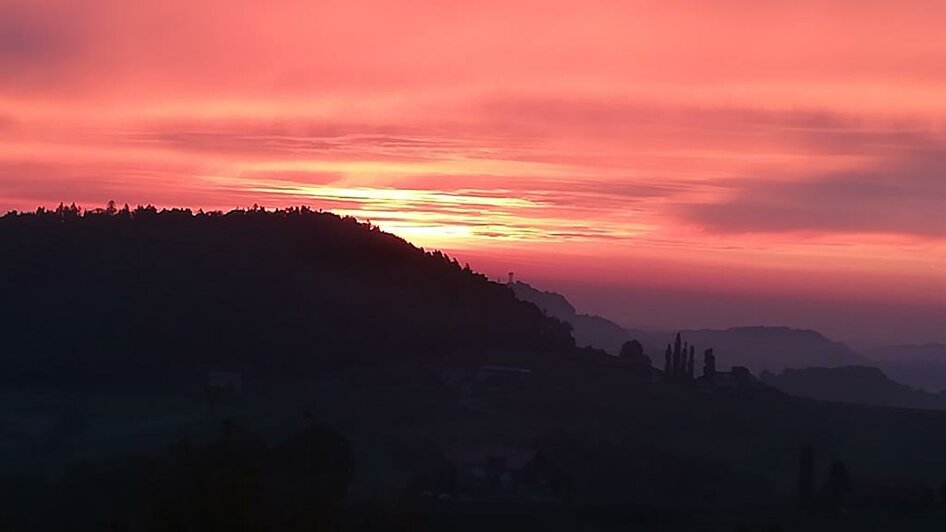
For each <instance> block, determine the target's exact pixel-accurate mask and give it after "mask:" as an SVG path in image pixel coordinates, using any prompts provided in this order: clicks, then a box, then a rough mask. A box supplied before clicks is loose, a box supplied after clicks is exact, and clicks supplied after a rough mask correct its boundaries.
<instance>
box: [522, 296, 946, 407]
mask: <svg viewBox="0 0 946 532" xmlns="http://www.w3.org/2000/svg"><path fill="white" fill-rule="evenodd" d="M509 286H510V288H512V290H513V291H514V292H515V294H516V296H517V297H519V298H520V299H523V300H525V301H529V302H531V303H534V304H535V305H537V306H538V307H539V308H541V309H543V310H544V311H545V312H546V313H547V314H548V315H550V316H553V317H556V318H558V319H560V320H562V321H565V322H568V323H570V324H571V325H572V327H573V330H572V335H573V336H574V337H575V341H576V343H577V344H578V345H579V346H592V347H596V348H599V349H604V350H605V351H608V352H609V353H611V354H617V352H618V351H619V350H620V346H621V345H622V344H623V343H624V342H626V341H629V340H638V341H639V342H641V343H642V344H643V345H644V351H645V353H646V354H647V355H648V356H650V358H651V360H652V362H653V363H654V366H656V367H662V365H663V353H664V350H665V349H666V345H667V344H668V343H670V342H671V341H672V340H673V337H674V335H675V334H676V332H677V331H644V330H640V329H632V328H626V327H622V326H621V325H618V324H617V323H614V322H613V321H610V320H608V319H606V318H603V317H601V316H594V315H589V314H582V313H579V312H578V311H577V310H576V309H575V307H574V306H573V305H572V304H571V303H569V301H568V299H567V298H565V296H563V295H562V294H559V293H556V292H549V291H543V290H539V289H537V288H535V287H533V286H531V285H529V284H528V283H524V282H521V281H517V282H514V283H511V284H510V285H509ZM679 332H680V333H681V335H682V337H683V338H684V339H685V340H686V341H688V342H690V344H692V345H695V346H696V348H697V351H698V352H700V353H702V351H703V350H704V349H707V348H713V349H714V350H715V352H716V357H717V364H718V365H719V367H720V368H722V369H725V368H728V367H731V366H745V367H748V368H749V369H750V370H751V371H752V372H753V373H756V374H759V373H761V372H763V371H768V372H774V373H779V372H782V371H783V370H786V369H802V368H809V367H811V368H840V367H848V366H868V367H876V368H878V369H879V370H882V372H883V373H881V374H882V375H883V374H886V375H889V376H890V378H892V379H894V380H895V381H898V382H901V383H904V384H906V385H908V386H915V387H919V388H923V389H925V390H927V391H932V392H939V391H940V390H942V389H943V388H946V345H942V344H929V345H904V346H892V347H883V348H876V349H873V350H870V351H867V352H866V353H861V352H858V351H855V350H854V349H852V348H850V347H849V346H847V345H846V344H844V343H842V342H837V341H834V340H831V339H829V338H827V337H825V336H824V335H823V334H821V333H820V332H817V331H813V330H805V329H792V328H788V327H762V326H755V327H733V328H729V329H721V330H715V329H698V330H686V329H684V330H681V331H679ZM875 376H876V375H875ZM789 377H790V378H791V379H794V378H795V376H794V375H793V374H790V375H789ZM884 378H885V379H886V377H884ZM779 382H782V381H779ZM785 382H788V381H787V380H786V381H785ZM874 382H875V384H878V383H879V382H880V381H879V380H875V381H874ZM891 382H892V381H891ZM893 384H897V383H895V382H894V383H893ZM881 388H883V387H882V386H881ZM796 391H797V390H796ZM878 393H880V395H883V393H884V392H878ZM854 402H857V401H854Z"/></svg>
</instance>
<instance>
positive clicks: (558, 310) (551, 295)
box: [508, 281, 656, 360]
mask: <svg viewBox="0 0 946 532" xmlns="http://www.w3.org/2000/svg"><path fill="white" fill-rule="evenodd" d="M508 286H509V287H510V288H511V289H512V291H513V292H514V293H515V294H516V297H518V298H519V299H521V300H523V301H528V302H530V303H533V304H535V305H536V306H538V307H539V308H540V309H542V310H543V311H544V312H545V313H546V314H548V315H549V316H553V317H555V318H557V319H559V320H561V321H564V322H566V323H569V324H571V326H572V335H573V336H574V337H575V342H576V344H577V345H580V346H590V347H595V348H598V349H603V350H605V351H607V352H608V353H611V354H612V355H616V354H618V352H620V350H621V346H622V345H623V344H624V342H627V341H629V340H633V339H637V340H638V341H640V342H642V343H645V345H648V344H654V342H650V341H648V342H644V340H649V336H650V335H649V334H646V333H645V334H644V335H640V334H638V335H637V336H635V335H634V334H635V332H636V331H628V330H627V329H625V328H623V327H621V326H620V325H618V324H617V323H614V322H613V321H610V320H607V319H605V318H602V317H601V316H595V315H592V314H579V313H578V312H577V311H576V310H575V307H574V306H572V304H571V303H570V302H569V301H568V299H566V298H565V296H563V295H562V294H559V293H557V292H548V291H544V290H539V289H537V288H535V287H533V286H532V285H530V284H528V283H524V282H522V281H516V282H513V283H509V285H508ZM643 336H647V337H648V338H644V337H643ZM648 354H650V355H651V358H653V355H655V354H656V352H655V351H654V349H651V350H650V352H649V353H648ZM655 360H656V359H655Z"/></svg>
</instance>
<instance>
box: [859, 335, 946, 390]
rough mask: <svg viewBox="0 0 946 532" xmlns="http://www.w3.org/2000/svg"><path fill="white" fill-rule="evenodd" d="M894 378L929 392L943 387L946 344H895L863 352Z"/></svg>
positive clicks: (944, 386)
mask: <svg viewBox="0 0 946 532" xmlns="http://www.w3.org/2000/svg"><path fill="white" fill-rule="evenodd" d="M866 355H867V356H868V357H870V359H871V360H872V362H873V363H874V364H876V365H877V366H878V367H880V368H882V369H883V370H884V372H886V373H887V374H888V375H890V376H891V377H893V378H894V379H896V380H898V381H900V382H904V383H907V384H909V385H911V386H917V387H920V388H923V389H925V390H927V391H930V392H940V391H942V390H946V345H943V344H935V343H934V344H923V345H894V346H884V347H876V348H873V349H870V350H868V351H867V352H866Z"/></svg>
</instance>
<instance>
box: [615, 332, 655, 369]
mask: <svg viewBox="0 0 946 532" xmlns="http://www.w3.org/2000/svg"><path fill="white" fill-rule="evenodd" d="M620 357H621V359H623V360H627V361H628V362H630V363H631V365H632V367H633V369H634V373H635V374H637V375H638V376H640V377H649V376H650V369H651V361H650V357H648V356H647V355H645V354H644V346H643V345H641V343H640V342H638V341H637V340H631V341H629V342H624V345H622V346H621V351H620Z"/></svg>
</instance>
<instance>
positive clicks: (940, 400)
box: [762, 366, 946, 410]
mask: <svg viewBox="0 0 946 532" xmlns="http://www.w3.org/2000/svg"><path fill="white" fill-rule="evenodd" d="M762 381H763V382H764V383H766V384H768V385H770V386H773V387H775V388H778V389H779V390H781V391H783V392H785V393H788V394H790V395H795V396H798V397H808V398H811V399H820V400H824V401H836V402H843V403H858V404H866V405H880V406H895V407H902V408H924V409H936V410H946V395H943V394H931V393H927V392H924V391H920V390H916V389H913V388H910V387H909V386H905V385H903V384H899V383H897V382H894V381H892V380H890V379H889V378H888V377H887V376H886V375H885V374H884V372H883V371H881V370H880V369H878V368H872V367H866V366H845V367H838V368H805V369H786V370H784V371H782V372H781V373H780V374H778V375H775V374H772V373H769V372H763V373H762Z"/></svg>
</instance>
